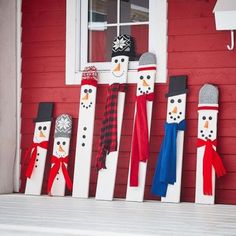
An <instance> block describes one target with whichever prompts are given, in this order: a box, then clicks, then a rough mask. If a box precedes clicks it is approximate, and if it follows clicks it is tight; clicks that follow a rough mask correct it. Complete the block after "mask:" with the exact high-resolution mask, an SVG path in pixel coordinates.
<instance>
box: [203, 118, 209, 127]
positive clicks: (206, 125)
mask: <svg viewBox="0 0 236 236" xmlns="http://www.w3.org/2000/svg"><path fill="white" fill-rule="evenodd" d="M208 126H209V122H208V120H206V121H205V124H204V128H208Z"/></svg>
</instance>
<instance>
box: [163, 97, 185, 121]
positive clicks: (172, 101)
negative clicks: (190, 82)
mask: <svg viewBox="0 0 236 236" xmlns="http://www.w3.org/2000/svg"><path fill="white" fill-rule="evenodd" d="M185 105H186V94H185V93H184V94H179V95H176V96H171V97H168V103H167V122H168V123H179V122H181V121H182V120H184V119H185Z"/></svg>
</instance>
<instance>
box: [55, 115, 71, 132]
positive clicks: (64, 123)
mask: <svg viewBox="0 0 236 236" xmlns="http://www.w3.org/2000/svg"><path fill="white" fill-rule="evenodd" d="M57 126H58V128H59V129H64V130H66V129H68V128H69V127H70V126H71V121H70V120H68V119H67V118H66V117H65V118H64V117H62V118H61V119H60V120H58V123H57Z"/></svg>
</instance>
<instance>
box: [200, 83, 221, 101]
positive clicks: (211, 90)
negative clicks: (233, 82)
mask: <svg viewBox="0 0 236 236" xmlns="http://www.w3.org/2000/svg"><path fill="white" fill-rule="evenodd" d="M218 99H219V90H218V88H217V87H216V86H214V85H212V84H204V85H203V86H202V87H201V89H200V91H199V104H218Z"/></svg>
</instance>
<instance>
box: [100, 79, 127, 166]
mask: <svg viewBox="0 0 236 236" xmlns="http://www.w3.org/2000/svg"><path fill="white" fill-rule="evenodd" d="M125 89H126V84H119V83H114V84H112V85H110V86H109V88H108V96H107V100H106V106H105V112H104V118H103V121H102V128H101V135H100V145H99V150H98V154H97V156H96V159H97V165H96V167H97V169H98V170H100V169H106V155H108V154H109V153H110V152H114V151H117V107H118V94H119V92H125Z"/></svg>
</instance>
